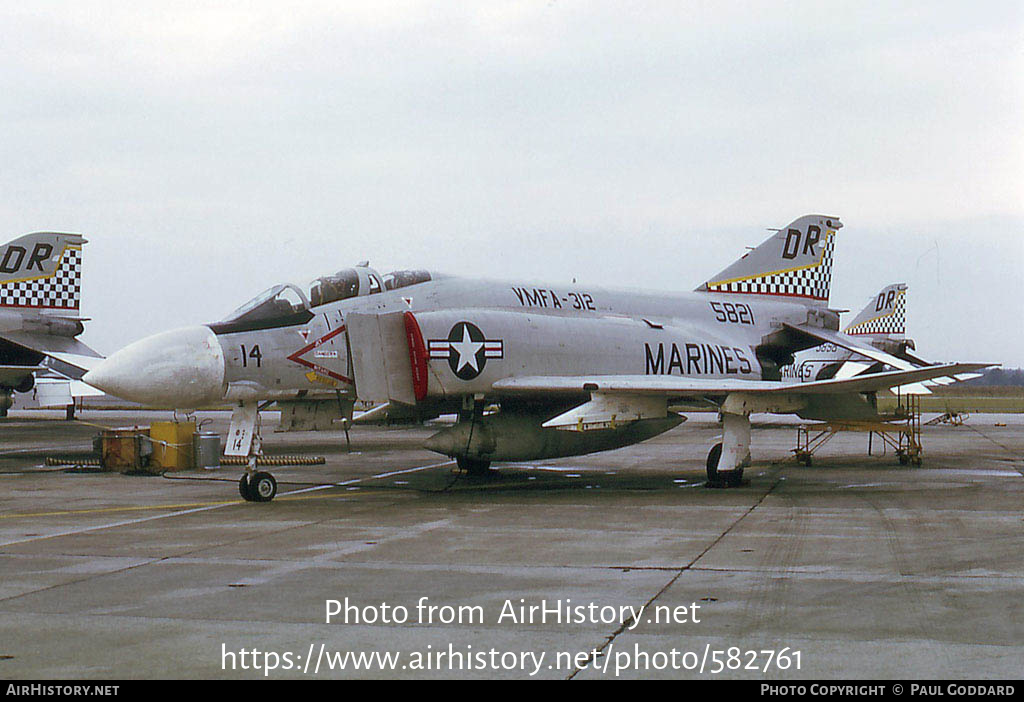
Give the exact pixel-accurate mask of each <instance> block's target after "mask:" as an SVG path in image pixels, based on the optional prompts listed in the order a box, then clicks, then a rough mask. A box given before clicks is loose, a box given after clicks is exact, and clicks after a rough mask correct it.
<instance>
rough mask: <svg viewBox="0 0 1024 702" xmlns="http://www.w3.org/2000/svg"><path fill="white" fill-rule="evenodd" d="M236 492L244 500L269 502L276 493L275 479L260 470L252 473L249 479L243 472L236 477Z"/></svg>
mask: <svg viewBox="0 0 1024 702" xmlns="http://www.w3.org/2000/svg"><path fill="white" fill-rule="evenodd" d="M238 494H239V495H241V496H242V499H243V500H245V501H246V502H270V501H271V500H272V499H274V497H275V496H276V495H277V480H275V479H274V476H273V475H271V474H270V473H264V472H262V471H261V472H258V473H254V474H253V475H252V478H251V479H250V477H249V474H248V473H244V474H243V475H242V477H241V478H239V479H238Z"/></svg>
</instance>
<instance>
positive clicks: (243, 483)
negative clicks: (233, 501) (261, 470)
mask: <svg viewBox="0 0 1024 702" xmlns="http://www.w3.org/2000/svg"><path fill="white" fill-rule="evenodd" d="M238 494H239V495H241V496H242V499H243V500H245V501H246V502H255V501H256V499H255V498H254V497H253V495H252V489H251V488H250V487H249V474H248V473H242V477H241V478H239V479H238Z"/></svg>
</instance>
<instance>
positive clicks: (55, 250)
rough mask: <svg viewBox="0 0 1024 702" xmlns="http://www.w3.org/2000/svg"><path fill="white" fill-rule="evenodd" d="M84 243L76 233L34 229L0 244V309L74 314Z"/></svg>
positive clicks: (78, 303)
mask: <svg viewBox="0 0 1024 702" xmlns="http://www.w3.org/2000/svg"><path fill="white" fill-rule="evenodd" d="M84 243H86V241H85V239H83V238H82V237H81V235H79V234H64V233H60V232H36V233H34V234H26V235H25V236H22V237H19V238H17V239H15V240H14V241H11V242H9V243H7V244H3V245H0V308H14V309H25V310H58V311H62V312H69V313H73V314H77V312H78V309H79V306H80V298H81V292H82V244H84Z"/></svg>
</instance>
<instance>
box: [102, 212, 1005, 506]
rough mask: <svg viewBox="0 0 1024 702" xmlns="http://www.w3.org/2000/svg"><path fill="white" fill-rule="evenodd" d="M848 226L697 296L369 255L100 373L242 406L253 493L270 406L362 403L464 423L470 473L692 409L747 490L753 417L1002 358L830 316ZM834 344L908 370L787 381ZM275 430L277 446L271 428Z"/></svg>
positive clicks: (174, 402) (805, 409) (864, 399)
mask: <svg viewBox="0 0 1024 702" xmlns="http://www.w3.org/2000/svg"><path fill="white" fill-rule="evenodd" d="M841 227H842V224H841V223H840V222H839V220H838V218H836V217H830V216H826V215H807V216H804V217H800V218H799V219H797V220H795V221H794V222H792V223H791V224H788V225H787V226H785V227H783V228H782V229H779V230H778V231H777V232H776V233H774V234H772V236H770V237H769V238H768V239H767V240H766V241H765V242H764V243H762V244H761V245H760V246H759V247H757V248H756V249H754V250H753V251H750V252H749V253H747V254H746V255H744V256H743V257H742V258H741V259H740V260H738V261H736V262H735V263H734V264H732V265H731V266H729V267H727V268H726V269H725V270H723V271H722V272H721V273H719V274H718V275H715V276H713V277H711V278H710V279H708V280H707V282H706V283H704V284H702V285H700V286H699V287H698V288H697V289H696V290H695V291H694V292H682V293H663V292H637V291H615V290H606V289H603V288H596V287H590V286H581V285H575V284H574V285H564V284H559V285H538V284H536V283H532V282H525V281H510V282H491V281H482V280H473V279H467V278H459V277H451V276H445V275H439V274H436V273H428V272H426V271H396V272H394V273H390V274H388V275H385V276H381V275H379V274H378V273H376V272H375V271H374V270H372V269H370V268H369V267H368V266H367V265H365V264H363V265H360V266H357V267H355V268H353V269H348V270H344V271H340V272H339V273H337V274H335V275H333V276H328V277H325V278H321V279H319V280H317V281H316V282H315V283H314V284H313V286H312V288H311V289H310V291H309V294H308V295H307V294H306V292H305V291H303V290H300V289H299V288H297V287H295V286H293V285H278V286H275V287H273V288H271V289H270V290H268V291H266V292H265V293H263V294H262V295H260V296H258V297H256V298H255V299H254V300H252V301H251V302H249V303H248V304H246V305H244V306H242V307H241V308H239V309H238V310H237V311H236V312H235V313H233V314H231V315H229V316H228V317H227V318H226V319H224V320H222V321H220V322H217V323H214V324H208V325H205V326H195V327H188V328H184V329H178V330H174V331H170V332H165V333H163V334H158V335H156V336H152V337H149V338H146V339H143V340H141V341H138V342H135V343H134V344H131V345H130V346H128V347H126V348H124V349H122V350H121V351H118V352H117V353H115V354H114V355H112V356H111V357H110V358H109V359H107V360H106V361H104V362H103V363H102V364H100V365H99V366H98V367H97V368H95V369H93V370H92V371H90V372H89V373H88V374H87V375H86V376H85V381H86V382H87V383H89V384H91V385H93V386H95V387H97V388H99V389H101V390H104V391H106V392H108V393H110V394H112V395H116V396H119V397H122V398H125V399H128V400H134V401H137V402H141V403H144V404H147V405H152V406H161V407H173V408H177V409H189V408H196V407H200V406H206V405H210V404H222V403H224V402H230V403H233V404H235V405H236V409H235V412H234V414H233V416H232V426H231V430H230V434H229V436H228V440H227V450H226V453H228V454H229V455H246V456H249V457H250V460H249V469H248V470H247V471H246V474H245V475H243V476H242V479H241V480H240V482H239V490H240V492H241V494H242V495H243V497H245V498H246V499H249V500H255V501H268V500H270V499H272V498H273V497H274V495H275V494H276V489H277V486H276V482H275V481H274V478H273V476H271V475H270V474H269V473H266V472H261V471H256V469H255V461H254V460H253V459H252V455H253V454H254V453H255V452H256V451H258V447H259V442H258V441H254V428H255V426H256V420H257V411H256V408H257V406H258V403H261V402H266V401H270V400H277V401H291V402H296V401H299V402H306V403H315V402H323V401H324V400H325V399H326V400H330V401H333V403H334V404H335V406H337V407H338V408H339V411H340V412H341V413H342V414H346V415H348V416H351V407H352V403H353V402H354V401H355V400H357V399H358V400H361V401H371V402H383V403H389V404H390V405H392V406H401V407H416V408H421V409H422V410H423V411H424V412H428V413H437V412H454V413H458V423H457V424H455V425H453V426H451V427H449V428H446V429H444V430H442V431H440V432H439V433H437V434H436V435H434V436H433V437H431V438H430V439H429V440H428V442H427V447H428V448H430V449H432V450H434V451H437V452H439V453H442V454H445V455H447V456H451V457H453V458H455V459H456V461H457V462H458V465H459V466H460V467H461V468H463V469H464V470H466V471H468V472H470V473H481V472H485V471H487V470H489V469H490V465H491V463H492V462H494V461H521V460H536V459H547V458H556V457H564V456H574V455H580V454H586V453H591V452H595V451H603V450H607V449H612V448H619V447H622V446H627V445H630V444H634V443H637V442H640V441H643V440H645V439H649V438H651V437H653V436H657V435H658V434H661V433H662V432H665V431H667V430H669V429H671V428H673V427H675V426H677V425H678V424H680V423H681V422H682V421H684V417H682V416H680V415H677V414H675V413H673V412H671V411H670V410H669V407H670V406H671V405H673V404H676V403H685V404H691V405H692V404H694V403H703V404H705V405H707V406H709V407H713V408H715V409H717V410H718V411H719V412H720V413H721V416H722V419H723V437H722V441H721V442H719V443H717V444H716V445H714V446H713V447H711V449H710V452H709V454H708V457H707V473H708V478H709V480H710V481H711V482H713V483H715V484H720V485H727V486H737V485H740V484H741V481H742V476H743V469H744V467H745V466H747V465H748V464H749V463H750V434H751V431H750V416H751V414H754V413H759V412H770V413H784V414H797V415H799V416H801V417H805V418H808V419H833V420H836V419H850V420H855V419H871V418H873V417H876V416H877V411H876V407H875V401H874V394H875V393H876V392H877V391H878V390H882V389H885V388H891V387H895V386H901V385H908V384H911V383H917V382H920V381H924V380H928V379H931V378H938V377H952V376H955V374H957V373H964V372H970V371H973V370H977V369H979V368H983V367H986V366H987V365H989V364H978V363H952V364H944V365H937V366H927V367H923V368H917V367H915V366H914V365H913V364H912V363H910V362H908V361H906V360H904V359H901V358H897V357H895V356H893V355H892V354H890V353H887V352H886V351H884V350H882V349H879V348H876V347H875V346H872V345H871V344H867V343H864V342H862V341H859V340H858V339H857V338H855V337H853V336H849V335H845V334H842V333H840V332H839V314H838V313H837V312H836V311H833V310H831V309H829V304H828V302H829V289H830V286H831V278H832V261H833V252H834V250H835V240H836V234H837V232H838V230H839V229H840V228H841ZM823 343H831V344H834V345H835V346H837V347H841V348H844V349H847V350H850V351H855V352H856V353H858V354H860V355H862V356H864V357H865V358H868V359H871V360H872V361H875V362H877V363H882V364H885V365H887V366H889V367H891V368H892V369H894V370H888V371H883V372H879V373H874V374H872V375H867V376H857V377H853V378H845V379H827V380H818V381H814V382H806V383H794V382H792V381H783V379H782V373H781V369H782V368H783V367H784V366H787V365H790V364H792V363H793V355H794V353H797V352H799V351H802V350H805V349H809V348H813V347H816V346H819V345H821V344H823ZM257 438H258V437H257Z"/></svg>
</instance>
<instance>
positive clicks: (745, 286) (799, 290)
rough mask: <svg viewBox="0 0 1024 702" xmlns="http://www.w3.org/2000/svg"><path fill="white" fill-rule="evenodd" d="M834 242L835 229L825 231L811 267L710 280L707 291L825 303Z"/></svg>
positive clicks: (830, 278)
mask: <svg viewBox="0 0 1024 702" xmlns="http://www.w3.org/2000/svg"><path fill="white" fill-rule="evenodd" d="M835 241H836V237H835V232H828V234H826V238H825V249H824V251H823V253H822V256H821V262H820V263H818V264H817V265H815V266H812V267H810V268H803V269H801V270H796V271H788V272H785V273H769V274H768V275H762V276H755V277H752V278H747V279H745V280H734V281H732V282H729V283H722V284H718V285H716V284H714V283H709V284H708V290H710V291H712V292H728V293H743V294H746V295H781V296H785V297H803V298H807V299H810V300H820V301H823V302H827V301H828V295H829V289H830V288H831V287H832V251H833V249H834V247H835Z"/></svg>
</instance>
